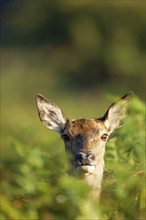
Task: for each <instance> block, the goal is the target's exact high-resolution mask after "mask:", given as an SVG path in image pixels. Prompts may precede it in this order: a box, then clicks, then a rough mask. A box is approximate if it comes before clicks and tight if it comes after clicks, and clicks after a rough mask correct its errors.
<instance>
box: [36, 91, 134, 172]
mask: <svg viewBox="0 0 146 220" xmlns="http://www.w3.org/2000/svg"><path fill="white" fill-rule="evenodd" d="M131 97H132V92H129V93H128V94H126V95H125V96H123V97H122V98H121V99H120V100H119V101H117V102H115V103H113V104H112V105H111V106H110V107H109V109H108V110H107V111H106V113H105V114H104V116H103V117H102V118H100V119H77V120H69V119H67V117H66V116H65V115H64V113H63V112H62V110H61V109H60V108H59V107H58V106H57V105H56V104H55V103H53V102H52V101H50V100H48V99H46V98H45V97H43V96H42V95H37V107H38V112H39V116H40V120H41V122H42V123H43V124H44V125H45V126H46V127H47V128H49V129H53V130H55V131H57V132H58V133H59V134H60V135H61V138H62V139H63V141H64V143H65V149H66V152H67V155H68V158H69V159H68V160H69V162H70V165H71V167H73V168H74V169H75V170H76V171H80V172H83V173H85V174H93V173H97V172H99V173H100V172H101V173H103V167H104V160H103V157H104V152H105V143H106V141H107V139H108V136H109V135H110V134H111V133H112V132H113V130H114V129H116V128H118V127H119V125H120V122H121V119H122V118H123V117H124V116H125V112H126V107H127V104H128V103H129V100H130V99H131Z"/></svg>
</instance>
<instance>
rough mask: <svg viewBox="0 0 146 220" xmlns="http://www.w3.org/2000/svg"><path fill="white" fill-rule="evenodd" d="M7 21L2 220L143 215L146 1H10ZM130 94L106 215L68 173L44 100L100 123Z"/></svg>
mask: <svg viewBox="0 0 146 220" xmlns="http://www.w3.org/2000/svg"><path fill="white" fill-rule="evenodd" d="M1 17H2V22H1V124H2V129H1V130H2V132H1V144H2V147H1V154H2V156H1V159H2V163H1V195H2V198H1V206H2V212H1V214H0V217H1V219H22V220H23V219H30V220H31V219H36V220H37V219H42V220H48V219H59V220H60V219H81V218H82V219H98V218H99V215H101V216H102V219H125V218H128V219H131V220H134V219H140V218H141V219H142V218H144V211H143V210H144V208H145V205H144V195H145V193H144V192H145V191H144V184H143V183H144V181H143V171H144V165H143V162H144V138H145V137H144V134H145V133H144V112H145V104H144V99H145V26H146V24H145V2H144V1H97V2H96V1H1ZM129 90H133V91H134V93H135V98H134V100H133V104H132V105H131V109H130V112H131V117H129V119H128V123H129V124H128V123H127V125H126V126H125V127H123V128H122V129H121V130H119V131H118V132H117V134H116V136H113V138H112V139H111V140H110V141H109V143H108V147H107V154H106V157H105V159H106V164H107V165H106V167H107V169H108V168H109V169H111V170H110V171H109V172H107V175H106V178H105V181H104V182H103V185H104V186H103V188H104V189H103V194H102V198H101V204H100V208H99V209H97V204H93V202H92V201H90V199H89V196H88V189H87V187H86V186H82V184H81V183H80V182H79V181H78V180H76V178H73V177H69V176H68V175H66V169H67V168H66V155H65V152H64V147H63V143H62V142H61V140H60V138H59V136H58V135H57V134H55V132H52V131H48V130H47V129H45V128H43V127H42V126H41V124H40V122H39V119H38V115H37V110H36V105H35V95H36V94H37V93H42V94H43V95H45V96H46V97H48V98H49V99H52V100H53V101H54V102H56V103H57V104H58V105H59V106H60V107H62V109H63V111H64V112H65V113H66V115H67V116H68V117H70V118H76V117H77V118H80V117H87V118H91V117H100V116H101V115H102V114H104V113H105V111H106V110H107V108H108V107H109V105H110V104H111V102H112V101H113V100H115V98H113V95H114V96H117V97H119V96H122V95H124V94H125V93H126V92H127V91H129ZM130 118H131V119H130ZM117 145H118V146H119V147H118V148H117ZM137 146H138V147H137ZM115 167H116V169H115Z"/></svg>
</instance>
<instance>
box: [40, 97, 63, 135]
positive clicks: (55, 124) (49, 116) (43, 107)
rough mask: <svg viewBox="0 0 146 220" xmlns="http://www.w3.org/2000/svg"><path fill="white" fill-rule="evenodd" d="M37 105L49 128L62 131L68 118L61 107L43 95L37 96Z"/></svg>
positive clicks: (43, 120)
mask: <svg viewBox="0 0 146 220" xmlns="http://www.w3.org/2000/svg"><path fill="white" fill-rule="evenodd" d="M37 106H38V112H39V116H40V119H41V121H42V123H43V124H44V125H45V126H46V127H47V128H49V129H52V130H55V131H57V132H59V133H60V131H61V130H62V129H63V128H64V126H65V124H66V120H67V119H66V117H65V116H64V114H63V112H62V111H61V109H60V108H59V107H58V106H57V105H56V104H54V103H53V102H51V101H50V100H48V99H45V98H44V97H43V96H38V97H37Z"/></svg>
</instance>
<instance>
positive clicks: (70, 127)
mask: <svg viewBox="0 0 146 220" xmlns="http://www.w3.org/2000/svg"><path fill="white" fill-rule="evenodd" d="M105 132H106V128H105V126H104V124H103V122H102V121H101V120H97V119H77V120H71V121H68V123H67V124H66V126H65V129H64V132H63V133H64V134H68V135H70V136H72V137H78V135H82V136H84V137H89V138H90V137H93V136H98V135H100V134H102V133H105Z"/></svg>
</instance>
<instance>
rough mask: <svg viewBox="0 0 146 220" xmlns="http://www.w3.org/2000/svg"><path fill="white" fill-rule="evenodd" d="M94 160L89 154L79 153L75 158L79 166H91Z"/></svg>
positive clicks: (92, 155)
mask: <svg viewBox="0 0 146 220" xmlns="http://www.w3.org/2000/svg"><path fill="white" fill-rule="evenodd" d="M94 158H95V156H94V154H92V153H91V152H88V153H83V152H79V153H78V154H77V157H76V159H77V162H78V164H79V165H91V163H92V161H93V160H94Z"/></svg>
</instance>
